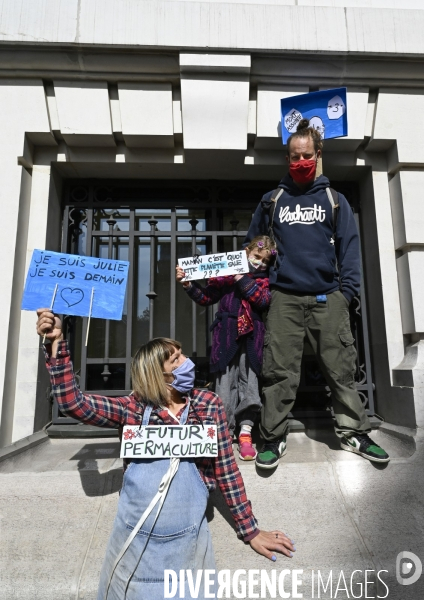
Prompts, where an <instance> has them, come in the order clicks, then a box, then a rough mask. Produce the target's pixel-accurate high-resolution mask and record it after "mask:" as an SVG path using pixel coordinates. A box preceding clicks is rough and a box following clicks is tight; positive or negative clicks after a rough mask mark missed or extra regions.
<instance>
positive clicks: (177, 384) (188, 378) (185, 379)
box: [169, 358, 196, 394]
mask: <svg viewBox="0 0 424 600" xmlns="http://www.w3.org/2000/svg"><path fill="white" fill-rule="evenodd" d="M195 370H196V365H195V364H194V362H192V361H191V360H190V359H189V358H186V359H185V361H184V362H183V364H182V365H180V366H179V367H177V368H176V369H175V370H174V371H172V374H173V376H174V381H173V382H172V383H170V384H169V385H172V387H173V388H174V389H176V390H177V392H180V394H187V393H188V392H189V391H190V390H192V389H193V387H194V374H195Z"/></svg>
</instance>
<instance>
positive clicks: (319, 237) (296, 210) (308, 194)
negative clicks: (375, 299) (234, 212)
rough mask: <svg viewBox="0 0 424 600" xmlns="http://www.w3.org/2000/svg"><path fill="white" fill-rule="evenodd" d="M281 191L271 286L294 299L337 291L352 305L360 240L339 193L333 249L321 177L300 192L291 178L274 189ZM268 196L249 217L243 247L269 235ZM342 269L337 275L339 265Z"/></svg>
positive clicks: (357, 279)
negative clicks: (296, 296)
mask: <svg viewBox="0 0 424 600" xmlns="http://www.w3.org/2000/svg"><path fill="white" fill-rule="evenodd" d="M278 187H279V188H283V189H284V192H283V194H282V195H281V196H280V198H279V199H278V202H277V206H276V210H275V213H274V236H275V241H276V243H277V249H278V256H277V260H276V263H275V265H274V267H271V269H270V275H269V282H270V285H273V286H274V287H278V288H281V289H283V290H286V291H288V292H294V293H298V294H309V295H317V294H331V292H335V291H336V290H338V289H341V291H342V292H343V294H344V295H345V296H346V298H347V299H348V301H349V302H350V301H351V300H352V298H353V296H355V295H357V294H358V293H359V288H360V268H359V237H358V230H357V228H356V223H355V220H354V216H353V213H352V209H351V208H350V206H349V203H348V201H347V200H346V198H345V197H344V196H343V195H342V194H339V204H340V209H339V214H338V217H337V230H336V243H335V244H332V243H331V239H332V235H333V217H332V209H331V203H330V201H329V199H328V196H327V192H326V188H328V187H330V182H329V181H328V179H327V177H324V175H320V177H317V179H315V181H314V183H313V184H312V185H311V187H310V188H308V189H307V190H305V191H301V190H300V189H299V188H298V187H297V186H296V184H295V183H294V182H293V179H292V178H291V177H290V175H286V177H284V179H282V180H281V181H280V184H279V186H278ZM271 196H272V192H269V193H268V194H265V196H264V197H263V198H262V200H261V202H260V204H259V206H258V208H257V209H256V211H255V214H254V215H253V219H252V223H251V224H250V227H249V231H248V232H247V236H246V239H245V245H246V244H247V243H249V242H250V241H251V240H252V239H253V238H254V237H255V236H257V235H269V229H268V224H269V209H268V207H269V205H270V200H271ZM336 256H337V262H338V267H339V270H340V280H339V273H338V272H337V266H336V265H337V263H336Z"/></svg>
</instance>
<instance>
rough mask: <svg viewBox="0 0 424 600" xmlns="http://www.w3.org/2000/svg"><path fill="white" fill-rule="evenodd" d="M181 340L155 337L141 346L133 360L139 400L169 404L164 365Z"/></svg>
mask: <svg viewBox="0 0 424 600" xmlns="http://www.w3.org/2000/svg"><path fill="white" fill-rule="evenodd" d="M176 350H181V344H180V342H177V341H176V340H171V339H170V338H161V337H159V338H154V339H153V340H150V342H147V344H144V346H140V348H139V349H138V350H137V352H136V353H135V355H134V357H133V359H132V362H131V379H132V386H133V390H134V394H135V396H136V398H137V400H144V401H149V402H151V403H152V404H153V405H154V406H166V405H167V404H168V392H167V388H166V384H165V379H164V376H163V365H164V364H165V361H166V360H168V358H169V357H170V356H172V354H174V352H175V351H176Z"/></svg>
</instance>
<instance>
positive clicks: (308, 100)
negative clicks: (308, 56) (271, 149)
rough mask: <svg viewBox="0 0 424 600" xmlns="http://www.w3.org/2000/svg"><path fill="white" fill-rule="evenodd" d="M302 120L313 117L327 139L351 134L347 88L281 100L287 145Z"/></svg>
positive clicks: (313, 120) (311, 119) (316, 127)
mask: <svg viewBox="0 0 424 600" xmlns="http://www.w3.org/2000/svg"><path fill="white" fill-rule="evenodd" d="M301 119H309V124H310V126H311V127H314V128H315V129H317V130H318V131H319V132H320V134H321V137H322V139H323V140H329V139H331V138H336V137H343V136H345V135H347V103H346V88H345V87H342V88H335V89H332V90H323V91H322V92H311V93H310V94H301V95H299V96H291V97H290V98H283V99H282V100H281V131H282V134H283V144H287V140H288V139H289V137H290V136H291V134H292V133H295V131H296V129H297V125H298V123H299V121H300V120H301Z"/></svg>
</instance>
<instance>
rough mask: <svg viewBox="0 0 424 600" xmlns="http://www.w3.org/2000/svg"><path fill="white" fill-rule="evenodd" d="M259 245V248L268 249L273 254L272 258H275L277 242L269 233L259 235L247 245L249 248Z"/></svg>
mask: <svg viewBox="0 0 424 600" xmlns="http://www.w3.org/2000/svg"><path fill="white" fill-rule="evenodd" d="M256 247H258V248H259V250H268V252H269V253H270V254H271V258H274V257H275V255H276V254H277V246H276V244H275V242H274V241H273V240H272V239H271V238H270V237H268V236H267V235H257V236H256V237H254V238H253V240H252V241H251V242H250V244H248V245H247V246H246V249H247V250H253V249H254V248H256Z"/></svg>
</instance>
